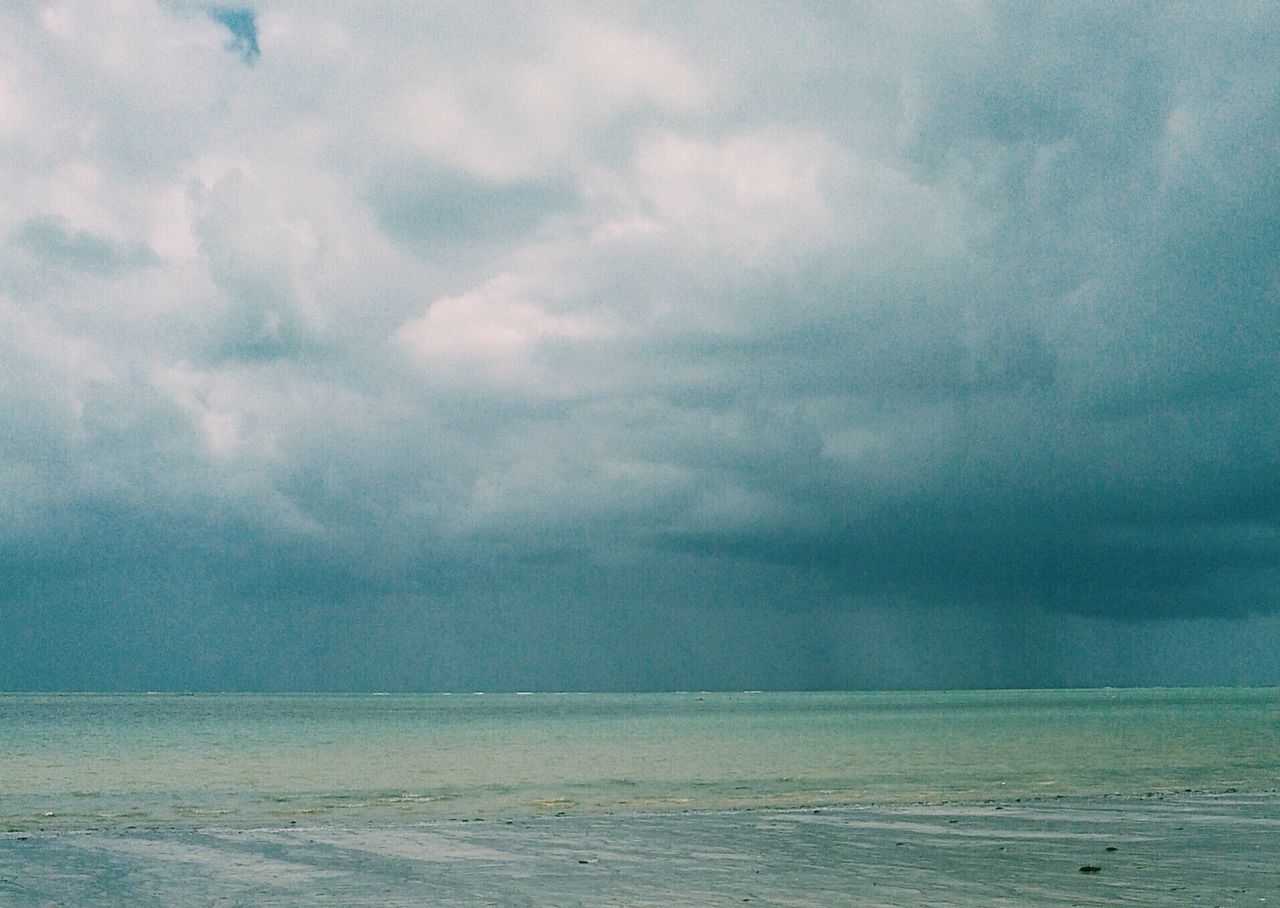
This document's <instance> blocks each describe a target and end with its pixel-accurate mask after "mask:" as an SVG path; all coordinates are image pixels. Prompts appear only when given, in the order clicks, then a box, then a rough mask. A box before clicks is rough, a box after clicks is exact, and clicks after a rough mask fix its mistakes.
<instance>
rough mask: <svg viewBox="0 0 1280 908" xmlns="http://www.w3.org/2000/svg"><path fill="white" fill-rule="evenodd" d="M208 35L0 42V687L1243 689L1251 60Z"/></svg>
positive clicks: (1255, 376)
mask: <svg viewBox="0 0 1280 908" xmlns="http://www.w3.org/2000/svg"><path fill="white" fill-rule="evenodd" d="M193 10H198V12H193ZM203 10H204V7H198V8H197V7H191V6H186V5H178V6H173V7H172V8H169V7H166V6H160V7H155V8H152V7H150V6H148V5H147V4H139V5H137V7H136V8H134V9H133V10H132V11H131V12H130V14H129V16H125V17H124V19H125V20H127V21H118V17H112V16H107V15H106V14H105V13H99V11H98V10H97V7H96V5H94V4H84V5H81V6H77V5H75V4H70V5H67V6H65V7H59V8H58V9H57V10H53V9H51V10H49V11H47V14H44V15H41V16H22V15H17V14H15V16H13V17H11V18H13V19H14V21H13V23H11V24H12V25H13V28H12V29H10V30H8V31H6V32H4V34H7V35H9V36H10V37H7V38H0V41H4V42H8V43H7V44H5V45H3V48H4V49H8V50H12V54H11V55H10V57H9V58H10V59H12V60H14V61H15V62H14V64H13V66H14V69H13V72H12V74H10V73H8V72H7V71H5V72H0V177H2V178H3V179H4V180H5V185H6V186H12V187H13V192H12V193H10V197H11V198H12V200H13V201H12V203H11V205H10V206H9V207H8V208H7V210H6V212H5V213H4V214H3V215H2V216H0V217H2V218H3V220H0V236H4V237H5V238H6V239H5V240H4V243H3V246H2V247H0V280H3V284H2V285H0V288H2V290H0V363H2V364H3V367H2V368H0V417H3V420H4V424H5V426H6V433H5V434H4V435H3V437H2V438H0V505H3V508H4V511H5V514H6V515H7V519H6V520H5V521H4V523H3V526H0V603H2V607H3V620H4V622H5V625H4V628H2V629H0V630H3V631H4V632H3V633H0V641H3V642H0V657H2V658H0V664H3V665H5V666H6V668H5V669H4V670H5V671H7V672H8V674H5V675H2V676H0V685H5V686H12V685H24V684H27V685H31V684H34V685H37V686H39V685H44V686H65V685H81V686H94V685H95V684H103V685H106V686H112V685H117V686H183V685H184V684H190V685H193V686H215V687H216V686H266V687H273V686H281V687H306V686H320V687H343V686H357V687H368V686H386V687H458V686H462V687H466V686H476V687H484V686H495V685H496V686H504V685H505V686H526V687H533V686H542V687H609V688H613V687H628V686H641V687H646V686H647V687H654V686H658V687H661V686H673V687H701V686H725V685H728V686H746V687H755V686H849V685H855V686H868V685H871V686H874V685H877V684H888V685H893V686H902V685H906V686H920V685H930V684H966V685H972V684H1037V683H1054V684H1057V683H1062V684H1067V683H1130V682H1134V681H1161V682H1168V681H1175V682H1176V681H1186V682H1202V681H1205V680H1214V679H1217V680H1221V681H1231V682H1236V681H1248V680H1253V681H1268V680H1270V681H1274V680H1276V675H1275V668H1274V666H1275V665H1276V664H1280V663H1276V662H1275V661H1274V660H1273V659H1271V658H1270V657H1271V655H1273V654H1274V650H1275V646H1274V640H1275V639H1276V636H1275V622H1276V617H1275V615H1276V611H1277V608H1278V607H1280V598H1278V596H1277V590H1278V589H1280V545H1278V544H1277V543H1280V540H1278V539H1277V526H1280V469H1278V467H1280V464H1278V463H1277V452H1278V451H1280V393H1277V392H1280V360H1278V359H1277V355H1276V350H1277V346H1276V338H1277V337H1280V299H1278V296H1280V292H1278V291H1280V271H1278V270H1277V268H1276V266H1275V264H1274V259H1275V250H1276V248H1277V247H1278V246H1280V144H1277V142H1276V128H1275V126H1274V124H1275V123H1277V122H1280V73H1278V72H1277V70H1276V68H1275V66H1274V63H1273V62H1272V61H1273V60H1274V58H1275V52H1276V51H1277V50H1278V49H1280V14H1277V13H1275V12H1273V11H1270V10H1263V9H1262V8H1259V7H1256V6H1243V5H1231V4H1227V5H1223V6H1221V7H1215V8H1214V10H1212V11H1210V12H1206V11H1205V10H1204V9H1203V8H1201V7H1191V6H1177V5H1168V6H1159V7H1142V8H1138V7H1114V8H1113V7H1107V6H1094V7H1086V6H1078V5H1077V6H1053V5H1028V6H1017V7H1007V6H996V7H987V6H983V5H978V6H973V7H965V8H960V7H951V6H930V5H925V6H916V5H910V4H901V5H896V6H894V7H889V8H885V9H874V8H868V9H866V10H862V9H853V8H849V9H842V10H834V11H833V10H830V9H827V8H822V7H812V8H810V7H804V6H795V5H787V6H786V7H779V8H771V7H764V6H762V7H752V8H743V9H735V10H734V11H733V12H732V13H730V12H726V10H724V9H723V8H720V7H716V6H696V5H691V6H689V7H687V8H682V9H681V10H679V11H677V10H668V11H666V12H665V13H664V15H663V16H661V17H655V16H652V15H651V14H650V13H649V12H648V11H646V10H644V9H643V8H634V9H623V10H614V11H610V12H609V13H608V15H605V14H604V13H602V12H600V11H598V10H593V9H591V8H587V7H582V8H577V9H574V8H557V9H551V8H530V9H528V10H525V11H521V12H520V14H519V16H518V17H517V19H518V21H516V22H515V23H514V24H513V26H512V29H513V30H514V31H512V30H508V31H503V32H502V33H501V34H499V33H498V30H494V29H490V28H489V27H488V26H486V25H484V23H483V22H482V21H481V20H480V19H477V18H475V17H473V16H472V15H470V13H466V12H456V11H452V10H449V9H444V8H434V7H422V6H419V5H415V4H407V5H405V6H403V7H395V6H393V7H388V8H387V10H386V13H385V15H380V16H379V17H353V16H352V15H351V14H350V10H349V8H347V7H346V6H345V5H344V4H333V5H332V6H326V5H324V4H320V5H310V4H308V5H302V6H293V5H291V4H288V3H281V4H273V5H272V6H270V7H269V8H264V9H263V10H261V11H259V12H256V13H255V12H254V11H251V10H249V9H238V8H237V9H232V8H219V9H217V10H215V11H214V12H212V13H210V14H209V16H206V15H205V14H204V12H203ZM121 15H123V14H121ZM130 17H132V18H130ZM210 18H212V20H213V21H212V22H211V21H210ZM215 22H216V23H217V25H216V26H215V24H214V23H215ZM221 29H226V30H229V31H230V32H231V34H232V37H233V43H232V45H231V49H232V50H233V51H235V52H236V53H237V54H238V55H240V57H241V58H242V59H243V60H244V62H246V63H252V62H254V61H255V60H258V59H259V56H258V55H259V47H258V39H259V30H260V29H262V30H263V31H266V30H267V29H269V34H270V35H271V44H272V53H271V55H270V61H269V63H270V66H271V67H273V69H272V75H273V78H272V79H269V80H263V79H259V78H253V77H254V76H255V75H261V73H256V72H255V73H249V72H246V71H244V70H243V68H242V67H240V66H239V65H238V63H237V62H236V61H235V60H234V58H230V57H228V56H227V55H225V54H216V53H214V54H210V53H199V52H196V50H197V49H204V50H207V49H208V48H210V47H216V46H217V44H216V43H215V42H219V41H224V40H225V38H226V31H221ZM10 45H12V46H10ZM116 47H119V48H129V49H131V53H117V52H114V51H112V48H116ZM175 47H184V48H188V50H189V51H190V52H184V53H182V54H175V53H173V52H172V51H173V48H175ZM261 65H264V66H265V65H267V62H266V61H265V60H264V61H263V62H262V64H261ZM58 73H61V74H62V75H63V76H65V78H61V79H55V78H50V76H51V75H56V74H58ZM321 86H322V87H323V90H320V87H321ZM81 110H94V111H97V112H98V113H97V114H96V115H95V118H94V119H93V121H92V122H91V123H86V124H84V125H83V128H81V127H80V126H77V124H79V123H80V122H81V121H80V119H77V117H78V115H76V116H73V112H75V111H81ZM62 627H66V628H68V631H67V633H66V641H67V647H68V648H67V650H66V651H65V652H64V653H63V654H62V655H57V652H56V645H57V642H58V639H59V630H58V629H59V628H62ZM1197 636H1202V637H1203V638H1204V639H1205V640H1206V641H1209V643H1207V644H1206V645H1207V646H1210V647H1216V650H1215V652H1216V653H1217V654H1218V656H1219V657H1220V658H1219V659H1218V663H1219V665H1220V666H1222V667H1221V670H1220V671H1219V673H1218V674H1216V675H1215V674H1214V669H1213V664H1214V658H1213V656H1212V655H1211V654H1208V653H1205V654H1194V653H1193V652H1192V651H1193V650H1194V646H1193V645H1192V644H1191V643H1190V642H1189V641H1193V640H1194V639H1196V637H1197ZM1269 641H1270V642H1269ZM1268 647H1270V648H1268ZM68 653H70V655H68ZM186 654H191V655H190V656H189V658H188V656H187V655H186ZM1170 658H1174V659H1178V660H1182V661H1183V662H1184V663H1185V668H1184V669H1179V668H1178V667H1177V666H1174V667H1172V668H1169V667H1167V666H1166V665H1165V663H1166V662H1167V660H1168V659H1170ZM77 660H78V661H77ZM1180 671H1181V673H1179V672H1180ZM94 679H98V680H96V681H95V680H94ZM184 679H185V680H184Z"/></svg>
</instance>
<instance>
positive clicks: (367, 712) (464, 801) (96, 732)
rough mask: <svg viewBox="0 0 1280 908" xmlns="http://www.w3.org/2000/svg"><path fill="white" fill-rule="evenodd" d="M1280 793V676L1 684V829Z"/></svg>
mask: <svg viewBox="0 0 1280 908" xmlns="http://www.w3.org/2000/svg"><path fill="white" fill-rule="evenodd" d="M1277 787H1280V688H1267V689H1143V690H1111V689H1106V690H1057V691H982V692H974V691H961V692H943V693H932V692H930V693H924V692H905V693H904V692H893V693H663V694H528V695H523V694H483V695H480V694H453V695H448V694H406V695H400V694H393V695H376V694H374V695H330V694H284V695H274V694H272V695H262V694H197V695H177V694H0V831H6V830H7V831H15V832H18V831H27V830H41V829H44V830H65V829H127V828H131V827H138V828H148V827H169V826H177V827H201V826H206V827H207V826H229V827H253V826H282V825H291V824H294V823H297V824H299V825H318V824H352V823H365V822H385V821H391V822H415V821H418V820H429V819H446V818H454V819H477V818H482V819H499V818H504V817H505V818H511V817H527V816H532V815H539V814H557V813H562V812H563V813H566V814H570V815H572V814H600V813H607V812H614V813H618V812H661V811H681V810H718V809H726V808H737V807H791V806H818V805H836V804H857V803H867V804H908V803H927V804H946V803H962V802H983V801H990V800H1001V801H1009V802H1012V801H1015V800H1016V799H1028V798H1052V797H1056V796H1059V795H1062V796H1099V795H1112V794H1116V795H1143V794H1146V793H1148V792H1160V793H1166V792H1184V791H1186V790H1194V791H1206V792H1222V791H1232V790H1238V791H1241V792H1256V791H1273V790H1275V789H1276V788H1277Z"/></svg>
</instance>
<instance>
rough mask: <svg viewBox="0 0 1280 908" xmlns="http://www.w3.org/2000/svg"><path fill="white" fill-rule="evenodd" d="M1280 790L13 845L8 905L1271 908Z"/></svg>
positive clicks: (54, 839)
mask: <svg viewBox="0 0 1280 908" xmlns="http://www.w3.org/2000/svg"><path fill="white" fill-rule="evenodd" d="M1278 868H1280V794H1277V793H1268V794H1230V795H1194V794H1183V795H1177V796H1167V797H1148V798H1118V797H1117V798H1098V799H1060V800H1047V801H1029V802H1020V803H1019V802H1013V803H1003V804H980V805H945V806H899V807H841V808H829V809H805V810H749V811H723V812H720V811H708V812H692V813H683V814H649V815H594V816H564V817H550V816H548V817H536V818H523V819H513V820H509V821H507V820H496V821H495V820H487V821H480V820H474V819H473V820H449V821H438V822H430V823H422V824H399V825H386V824H381V825H362V826H355V825H353V826H316V827H305V828H304V827H289V828H283V829H281V828H275V829H225V828H203V829H117V830H109V831H87V832H58V833H10V834H5V835H2V836H0V905H14V906H27V905H74V906H82V905H301V904H309V905H485V904H490V905H673V904H681V905H730V904H734V905H741V904H744V903H745V904H759V905H939V906H946V905H1114V904H1126V905H1129V904H1139V905H1265V904H1277V903H1280V869H1278Z"/></svg>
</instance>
